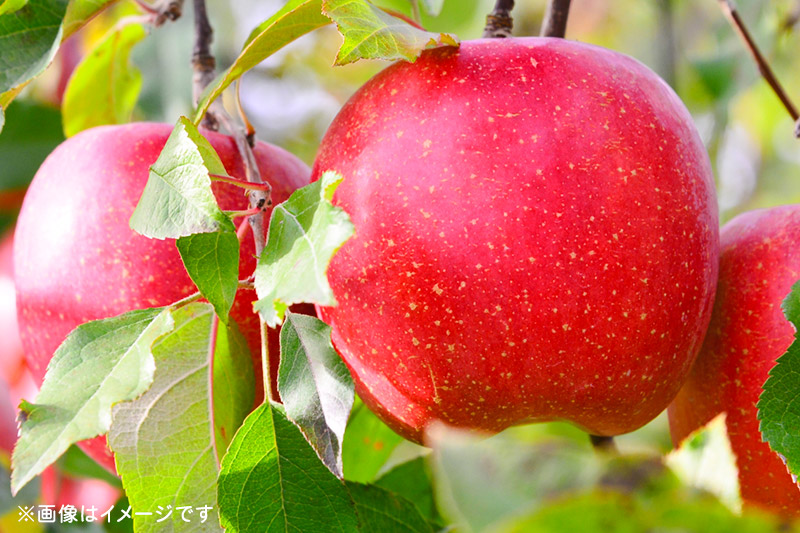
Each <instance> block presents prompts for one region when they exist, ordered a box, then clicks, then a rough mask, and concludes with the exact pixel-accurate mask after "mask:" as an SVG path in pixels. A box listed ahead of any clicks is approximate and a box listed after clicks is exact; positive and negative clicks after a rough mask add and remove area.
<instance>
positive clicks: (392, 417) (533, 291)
mask: <svg viewBox="0 0 800 533" xmlns="http://www.w3.org/2000/svg"><path fill="white" fill-rule="evenodd" d="M326 170H336V171H338V172H340V173H341V174H342V175H343V176H344V178H345V179H344V182H343V184H342V185H341V187H340V188H339V189H338V191H337V193H336V196H335V202H336V203H338V204H339V205H341V206H342V207H344V208H345V210H346V211H347V212H348V213H349V214H350V216H351V217H352V219H353V222H354V224H355V226H356V236H355V237H354V238H353V239H351V240H350V241H348V242H347V243H346V244H345V245H344V247H343V248H342V250H341V251H340V252H339V253H338V255H336V256H335V257H334V259H333V262H332V264H331V267H330V270H329V278H330V282H331V285H332V287H333V290H334V294H335V295H336V298H337V301H338V303H339V305H338V307H333V308H324V309H322V310H321V312H322V316H323V318H324V319H325V320H326V321H329V323H330V324H332V326H333V342H334V345H335V346H336V348H337V349H338V351H339V352H340V353H341V355H342V357H343V358H344V359H345V361H346V362H347V364H348V365H349V367H350V369H351V371H352V372H353V374H354V376H355V378H356V381H357V391H358V393H359V394H360V395H361V396H362V398H363V399H364V400H365V402H367V403H368V404H369V405H370V406H371V407H372V408H373V409H375V410H376V411H377V412H378V413H379V414H380V416H381V417H382V418H383V419H384V420H385V421H386V422H387V423H388V424H389V425H391V426H392V427H393V428H394V429H395V430H396V431H398V432H400V433H401V434H402V435H404V436H406V437H408V438H411V439H414V440H417V441H419V440H420V439H421V437H422V432H423V430H424V428H425V427H426V426H427V425H428V424H429V423H431V422H432V421H434V420H443V421H445V422H447V423H449V424H452V425H456V426H460V427H468V428H478V429H483V430H490V431H498V430H501V429H503V428H505V427H507V426H509V425H512V424H517V423H522V422H526V421H542V420H549V419H561V420H568V421H571V422H573V423H574V424H576V425H578V426H579V427H581V428H583V429H585V430H586V431H589V432H590V433H593V434H597V435H616V434H619V433H624V432H628V431H632V430H634V429H636V428H638V427H640V426H642V425H643V424H645V423H646V422H648V421H649V420H651V419H652V418H653V417H655V416H656V415H657V414H658V413H659V412H661V411H662V410H663V409H664V408H665V407H666V406H667V404H668V403H669V402H670V401H671V400H672V398H673V397H674V395H675V394H676V393H677V391H678V389H679V388H680V386H681V384H682V383H683V381H684V379H685V377H686V376H687V374H688V372H689V369H690V366H691V363H692V361H693V360H694V357H695V355H696V353H697V351H698V350H699V348H700V344H701V342H702V337H703V334H704V333H705V330H706V326H707V324H708V319H709V316H710V313H711V305H712V298H713V294H714V287H715V284H716V276H717V257H718V256H717V254H718V220H717V207H716V200H715V198H714V186H713V179H712V175H711V170H710V167H709V162H708V157H707V155H706V152H705V150H704V148H703V145H702V143H701V141H700V139H699V137H698V135H697V133H696V131H695V129H694V126H693V123H692V119H691V117H690V116H689V114H688V112H687V111H686V109H685V108H684V107H683V105H682V104H681V102H680V100H679V99H678V97H677V96H676V95H675V94H674V93H673V92H672V91H671V90H670V89H669V87H668V86H667V85H666V84H665V83H664V82H663V81H662V80H660V79H659V78H658V77H657V76H656V75H655V74H653V73H652V72H651V71H650V70H648V69H647V68H646V67H644V66H643V65H641V64H640V63H638V62H637V61H635V60H633V59H631V58H629V57H626V56H623V55H620V54H618V53H615V52H611V51H608V50H604V49H601V48H597V47H594V46H590V45H585V44H580V43H576V42H570V41H565V40H562V39H538V38H515V39H496V40H479V41H472V42H464V43H462V45H461V48H460V49H458V50H457V49H452V48H444V49H437V50H433V51H429V52H426V53H424V54H423V55H422V57H421V58H420V59H419V60H418V61H417V62H416V63H414V64H409V63H400V64H396V65H393V66H391V67H389V68H388V69H386V70H385V71H383V72H382V73H380V74H378V75H377V76H376V77H375V78H373V79H372V80H371V81H370V82H368V83H367V84H366V85H365V86H364V87H363V88H362V89H361V90H359V91H358V92H357V93H356V95H355V96H354V97H353V98H352V99H351V100H350V101H349V102H348V103H347V104H346V105H345V107H344V108H343V109H342V111H341V112H340V114H339V115H338V117H337V118H336V120H335V121H334V123H333V125H332V126H331V128H330V130H329V131H328V133H327V134H326V136H325V138H324V140H323V142H322V146H321V148H320V152H319V156H318V158H317V160H316V163H315V165H314V171H313V176H314V177H315V178H318V177H319V176H320V175H321V173H322V172H323V171H326Z"/></svg>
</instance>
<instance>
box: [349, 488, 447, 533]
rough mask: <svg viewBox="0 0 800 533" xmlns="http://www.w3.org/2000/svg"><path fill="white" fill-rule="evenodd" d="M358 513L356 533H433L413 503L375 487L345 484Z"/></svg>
mask: <svg viewBox="0 0 800 533" xmlns="http://www.w3.org/2000/svg"><path fill="white" fill-rule="evenodd" d="M347 490H348V492H349V493H350V498H351V499H352V500H353V504H354V505H355V509H356V513H357V514H358V521H359V526H360V527H359V529H358V531H359V533H384V532H386V531H391V532H393V533H433V527H432V526H431V525H430V524H429V523H428V522H427V521H426V520H425V519H424V518H423V517H422V515H420V513H419V510H418V509H417V508H416V507H415V506H414V504H413V503H411V502H409V501H408V500H406V499H405V498H403V497H401V496H398V495H396V494H394V493H392V492H389V491H388V490H386V489H384V488H381V487H377V486H375V485H362V484H360V483H355V482H353V481H348V482H347Z"/></svg>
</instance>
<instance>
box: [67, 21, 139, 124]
mask: <svg viewBox="0 0 800 533" xmlns="http://www.w3.org/2000/svg"><path fill="white" fill-rule="evenodd" d="M144 37H145V31H144V28H143V27H142V26H141V25H139V24H129V25H127V26H123V27H121V28H118V29H117V30H116V31H114V32H112V33H111V34H110V35H109V36H108V37H106V39H105V40H103V41H102V42H101V43H100V44H99V45H97V46H96V47H95V49H94V50H92V51H91V53H89V54H88V55H86V57H84V58H83V61H81V63H80V64H79V65H78V67H77V68H76V69H75V71H74V72H73V73H72V76H71V77H70V79H69V84H68V85H67V89H66V91H65V93H64V102H63V104H62V113H63V116H64V133H65V135H66V136H67V137H71V136H73V135H75V134H76V133H79V132H81V131H83V130H86V129H89V128H93V127H95V126H102V125H106V124H124V123H126V122H128V121H130V118H131V114H132V113H133V108H134V107H135V106H136V99H137V98H138V96H139V91H140V89H141V87H142V75H141V73H140V72H139V71H138V70H137V69H136V68H135V67H133V65H131V63H130V54H131V50H132V49H133V47H134V45H135V44H136V43H138V42H139V41H141V40H142V39H144Z"/></svg>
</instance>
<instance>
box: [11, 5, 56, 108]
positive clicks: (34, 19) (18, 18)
mask: <svg viewBox="0 0 800 533" xmlns="http://www.w3.org/2000/svg"><path fill="white" fill-rule="evenodd" d="M67 3H68V1H67V0H29V1H28V2H27V3H26V4H25V5H24V6H21V7H20V8H19V9H18V10H16V11H9V12H7V13H5V14H3V15H0V93H6V92H8V91H11V90H13V89H15V88H17V87H19V86H21V85H23V84H24V83H26V82H27V81H29V80H31V79H32V78H34V77H36V76H38V75H39V74H41V73H42V72H43V71H44V69H45V68H46V67H47V65H49V64H50V62H51V61H52V60H53V58H54V57H55V55H56V52H57V51H58V47H59V45H60V43H61V35H62V32H63V29H62V25H61V22H62V21H63V19H64V15H65V14H66V11H67ZM3 107H5V105H3Z"/></svg>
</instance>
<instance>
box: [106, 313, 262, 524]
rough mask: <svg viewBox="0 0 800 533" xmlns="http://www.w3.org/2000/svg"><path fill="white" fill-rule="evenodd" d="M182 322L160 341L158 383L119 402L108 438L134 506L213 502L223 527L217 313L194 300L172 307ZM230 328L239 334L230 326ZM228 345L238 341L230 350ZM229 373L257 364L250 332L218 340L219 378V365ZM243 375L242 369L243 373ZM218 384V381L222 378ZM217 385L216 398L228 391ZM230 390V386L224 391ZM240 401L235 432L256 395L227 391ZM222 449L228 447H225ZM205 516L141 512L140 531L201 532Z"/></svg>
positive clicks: (212, 520)
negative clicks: (166, 517) (215, 408)
mask: <svg viewBox="0 0 800 533" xmlns="http://www.w3.org/2000/svg"><path fill="white" fill-rule="evenodd" d="M173 316H174V318H175V329H174V331H173V332H172V333H170V334H169V335H165V336H164V337H162V338H161V339H159V340H158V342H156V343H155V345H154V346H153V356H154V357H155V360H156V373H155V377H154V380H153V385H152V386H151V387H150V389H149V390H148V391H147V392H146V393H145V394H143V395H142V396H141V397H140V398H138V399H137V400H135V401H132V402H124V403H120V404H118V405H117V406H115V408H114V415H113V423H112V425H111V431H110V432H109V436H108V443H109V446H110V447H111V449H112V450H114V453H115V456H116V461H117V471H118V472H119V474H120V476H121V477H122V482H123V485H124V486H125V491H126V494H127V496H128V498H129V500H130V502H131V506H132V507H133V510H134V511H143V512H150V511H154V510H155V509H157V508H158V507H159V506H161V507H162V508H166V507H167V506H168V505H171V506H172V508H173V509H176V508H177V507H179V506H186V505H191V506H193V507H201V506H204V505H207V506H211V507H213V509H212V510H211V511H209V518H208V520H207V521H206V524H205V527H206V528H208V529H207V530H215V531H221V529H220V528H219V526H218V525H217V524H218V518H217V505H216V489H215V487H216V481H217V475H218V472H219V467H218V461H217V450H218V448H216V446H217V444H216V443H215V440H216V435H217V434H218V433H219V428H216V429H215V428H214V425H213V423H216V422H218V421H219V420H218V419H217V416H216V415H217V413H216V412H214V415H215V418H214V420H212V418H211V416H212V413H211V410H210V409H209V407H210V406H209V390H208V387H209V382H210V380H209V357H208V353H209V349H210V345H211V344H212V342H214V333H215V332H214V330H213V329H212V322H213V318H214V313H213V310H212V308H211V306H210V305H208V304H202V303H197V304H191V305H188V306H186V307H183V308H180V309H178V310H177V311H175V312H174V313H173ZM227 333H228V335H231V334H232V335H237V336H238V335H239V334H238V333H236V332H234V331H228V332H227ZM229 348H235V349H234V350H232V351H230V352H229V351H227V350H228V349H229ZM221 360H225V361H226V362H224V363H223V365H224V366H225V367H227V369H226V370H225V373H226V374H227V375H229V376H230V377H237V374H235V373H233V372H231V371H232V370H234V369H235V368H237V367H238V368H245V369H249V368H250V365H251V363H250V352H249V350H248V349H247V343H246V341H245V340H244V339H241V338H240V339H236V340H235V341H234V342H223V343H215V353H214V361H215V372H214V375H215V377H217V376H219V375H220V373H219V372H217V367H218V365H219V364H220V363H221V362H222V361H221ZM238 375H239V376H242V373H241V372H239V373H238ZM215 385H216V383H215ZM247 386H249V387H251V390H252V386H253V382H252V379H250V380H247V379H240V380H239V383H228V384H227V386H226V387H225V389H224V390H225V391H226V392H227V391H230V389H231V388H244V387H247ZM219 394H220V391H215V394H214V396H215V399H214V400H215V401H214V405H220V404H221V403H222V401H223V398H219V401H218V400H217V397H218V396H219ZM223 394H224V392H223ZM224 401H225V402H234V401H235V402H236V403H237V405H236V406H235V413H236V415H237V416H238V417H239V419H238V420H231V419H230V418H231V415H232V414H233V413H234V411H229V412H228V413H226V416H225V418H227V419H229V420H228V421H227V422H226V425H227V426H228V427H227V429H226V432H227V433H228V434H229V435H230V434H231V433H233V431H235V430H236V428H238V426H239V425H240V424H241V422H242V421H243V419H244V417H245V416H246V414H247V412H248V410H249V408H250V407H252V401H253V396H252V394H245V395H241V394H240V395H237V396H233V397H226V398H224ZM221 451H222V452H223V453H224V451H225V448H224V447H222V449H221ZM198 524H199V519H198V518H197V517H196V516H195V519H194V520H192V521H190V522H188V523H187V522H185V521H184V520H182V519H181V515H180V513H178V512H174V513H173V515H172V517H171V520H170V521H169V522H168V525H166V523H164V522H162V523H158V522H156V520H155V516H145V515H140V516H134V526H135V528H136V531H137V532H145V531H153V532H156V531H158V532H160V531H165V529H164V528H165V527H166V528H168V529H166V530H169V531H176V532H177V531H196V530H197V527H198Z"/></svg>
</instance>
